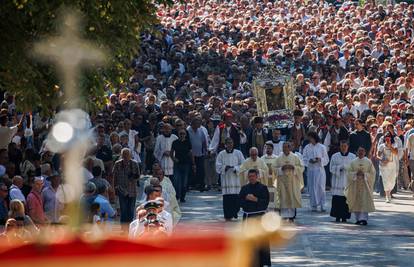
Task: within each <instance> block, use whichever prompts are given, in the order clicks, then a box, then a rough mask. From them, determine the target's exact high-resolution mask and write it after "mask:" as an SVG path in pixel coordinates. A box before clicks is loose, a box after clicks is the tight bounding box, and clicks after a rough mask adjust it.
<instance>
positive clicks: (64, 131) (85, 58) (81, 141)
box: [33, 10, 105, 230]
mask: <svg viewBox="0 0 414 267" xmlns="http://www.w3.org/2000/svg"><path fill="white" fill-rule="evenodd" d="M62 14H65V15H64V18H63V21H62V24H61V26H60V36H55V37H51V38H49V39H46V40H44V41H40V42H39V43H36V44H35V45H34V51H33V52H34V54H35V56H37V57H38V58H39V59H41V60H43V61H46V62H51V63H53V64H55V65H56V67H57V69H58V73H59V75H60V77H61V79H62V80H63V81H62V84H63V89H64V97H65V108H66V110H64V111H62V112H60V113H59V114H57V118H59V119H58V120H60V121H57V122H56V123H55V124H54V126H53V128H52V131H51V134H49V136H52V137H51V139H53V140H55V141H56V140H57V142H56V143H55V144H58V145H61V147H63V149H57V148H56V146H55V147H53V145H52V147H51V148H50V149H52V150H55V151H54V152H58V153H63V157H64V161H63V163H64V164H63V171H64V173H63V177H64V180H65V182H66V185H67V186H68V188H67V189H65V191H66V192H65V197H66V199H65V201H66V202H67V203H68V208H69V218H70V224H71V226H72V227H73V229H75V230H78V229H79V227H80V225H81V224H80V223H81V212H82V210H81V208H80V201H79V200H80V196H81V194H82V189H83V184H84V178H83V176H84V174H83V172H82V169H83V168H82V166H83V159H84V157H85V154H86V152H87V150H88V148H89V145H90V142H88V140H89V138H90V136H91V134H90V132H91V130H90V127H91V126H90V123H88V122H90V121H89V117H88V115H87V114H86V113H85V112H83V111H81V110H79V109H76V108H78V106H79V104H80V103H79V100H80V95H81V94H80V91H78V86H77V83H78V76H79V73H80V69H81V68H82V67H88V66H89V67H93V66H96V65H98V64H100V63H103V62H104V60H105V54H104V52H102V50H100V49H98V48H97V47H96V46H95V45H93V44H92V43H90V42H88V41H86V40H82V39H81V36H80V32H79V19H78V16H77V14H76V13H75V12H73V11H71V10H65V11H64V13H63V12H62ZM62 118H63V119H62ZM81 120H83V121H84V123H81ZM48 138H49V137H48Z"/></svg>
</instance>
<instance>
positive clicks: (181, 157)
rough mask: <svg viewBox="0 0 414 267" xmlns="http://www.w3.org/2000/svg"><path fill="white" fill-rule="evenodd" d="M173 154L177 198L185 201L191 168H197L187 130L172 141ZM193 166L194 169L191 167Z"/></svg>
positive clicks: (181, 131) (179, 133) (180, 132)
mask: <svg viewBox="0 0 414 267" xmlns="http://www.w3.org/2000/svg"><path fill="white" fill-rule="evenodd" d="M171 155H172V157H173V160H174V180H173V181H174V188H175V191H176V193H177V199H179V200H180V202H185V195H186V192H187V185H188V176H189V174H190V170H193V171H194V169H195V168H196V164H195V160H194V156H193V153H192V145H191V142H190V140H188V138H187V131H185V130H180V131H179V132H178V139H177V140H175V141H174V142H173V143H172V146H171ZM191 168H192V169H191Z"/></svg>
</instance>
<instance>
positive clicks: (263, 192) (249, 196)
mask: <svg viewBox="0 0 414 267" xmlns="http://www.w3.org/2000/svg"><path fill="white" fill-rule="evenodd" d="M247 174H248V179H249V183H248V184H246V185H244V186H243V187H242V188H241V190H240V194H239V196H240V204H241V207H242V209H243V212H244V213H243V219H245V220H246V219H248V218H252V217H260V216H262V215H263V214H265V213H266V210H267V206H268V205H269V190H268V189H267V186H265V185H263V184H261V183H260V182H259V181H258V176H259V171H258V170H255V169H251V170H249V171H248V173H247ZM257 256H258V258H259V260H257V259H256V262H255V263H254V265H253V266H255V267H256V266H265V265H267V266H270V265H271V262H270V247H269V245H264V246H263V247H261V248H259V249H258V251H257Z"/></svg>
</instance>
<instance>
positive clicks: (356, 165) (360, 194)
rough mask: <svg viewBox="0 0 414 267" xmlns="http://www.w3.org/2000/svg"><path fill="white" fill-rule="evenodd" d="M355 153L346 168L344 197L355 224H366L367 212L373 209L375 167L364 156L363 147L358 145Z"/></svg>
mask: <svg viewBox="0 0 414 267" xmlns="http://www.w3.org/2000/svg"><path fill="white" fill-rule="evenodd" d="M357 155H358V157H357V158H356V159H354V160H353V161H352V162H351V164H350V165H349V167H348V170H347V176H348V177H347V178H348V185H347V187H346V188H345V197H346V202H347V204H348V206H349V211H350V212H351V213H354V215H355V219H356V224H359V225H367V224H368V213H369V212H373V211H375V206H374V198H373V189H374V182H375V168H374V165H373V164H372V162H371V160H370V159H368V158H367V157H365V148H363V147H359V148H358V152H357Z"/></svg>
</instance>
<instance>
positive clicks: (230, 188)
mask: <svg viewBox="0 0 414 267" xmlns="http://www.w3.org/2000/svg"><path fill="white" fill-rule="evenodd" d="M243 161H244V157H243V153H242V152H241V151H240V150H237V149H234V148H233V140H232V139H231V138H226V140H225V150H222V151H221V152H220V153H219V154H218V155H217V158H216V171H217V173H218V174H220V177H221V192H222V194H223V212H224V219H226V221H230V220H231V219H233V218H234V219H237V218H238V212H239V210H240V199H239V192H240V188H241V186H240V179H239V169H240V165H241V164H242V163H243Z"/></svg>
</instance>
